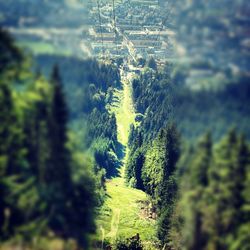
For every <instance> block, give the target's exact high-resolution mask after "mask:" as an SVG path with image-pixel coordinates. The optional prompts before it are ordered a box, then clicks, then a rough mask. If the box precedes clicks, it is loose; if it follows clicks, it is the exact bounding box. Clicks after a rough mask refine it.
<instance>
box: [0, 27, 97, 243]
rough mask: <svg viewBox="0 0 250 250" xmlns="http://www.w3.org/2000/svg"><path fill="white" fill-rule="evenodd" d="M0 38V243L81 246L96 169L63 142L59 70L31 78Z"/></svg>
mask: <svg viewBox="0 0 250 250" xmlns="http://www.w3.org/2000/svg"><path fill="white" fill-rule="evenodd" d="M0 38H1V39H0V50H1V54H0V62H1V68H0V77H1V78H0V121H1V122H0V241H1V242H4V241H7V240H9V239H10V238H11V239H15V238H16V239H17V240H18V242H20V241H21V242H22V243H23V244H31V243H32V244H34V239H39V238H43V237H45V238H46V237H59V238H63V239H72V238H73V239H74V240H75V241H76V242H77V243H78V245H79V246H81V247H84V246H86V245H87V235H88V234H89V233H91V232H93V231H94V230H95V225H94V215H95V208H96V206H97V205H98V200H101V199H100V197H98V196H99V195H100V194H97V192H96V187H97V185H98V183H100V181H99V182H97V177H96V176H99V174H98V171H99V170H98V169H94V168H93V166H92V163H88V162H87V163H86V161H84V160H83V159H82V157H84V156H82V155H81V152H79V151H77V150H76V149H75V148H74V150H73V147H72V143H71V141H70V140H69V137H68V132H69V131H68V126H67V122H68V112H67V105H66V102H65V97H64V94H63V90H62V82H61V78H60V73H59V69H58V67H54V69H53V71H52V74H51V80H50V81H47V80H45V78H44V77H43V76H42V75H41V74H38V75H34V74H33V73H31V71H30V68H31V65H30V59H29V58H27V57H26V56H23V54H22V52H21V51H20V50H19V49H18V48H17V47H16V46H15V44H14V43H13V41H12V39H11V38H10V37H9V35H8V34H7V33H6V32H5V31H3V30H0ZM79 155H81V156H80V157H79ZM94 176H95V177H94ZM36 242H37V240H36ZM37 244H38V243H37Z"/></svg>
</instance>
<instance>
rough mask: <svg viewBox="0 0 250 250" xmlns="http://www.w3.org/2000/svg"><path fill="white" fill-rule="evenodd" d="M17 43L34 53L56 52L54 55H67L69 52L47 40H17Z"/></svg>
mask: <svg viewBox="0 0 250 250" xmlns="http://www.w3.org/2000/svg"><path fill="white" fill-rule="evenodd" d="M18 45H19V46H20V47H22V48H28V49H29V50H31V52H32V53H33V54H35V55H40V54H50V55H52V54H56V55H64V56H69V55H70V54H71V52H70V51H69V50H63V49H61V48H57V47H55V46H54V45H53V44H51V43H47V42H41V41H36V42H35V41H29V40H21V41H18Z"/></svg>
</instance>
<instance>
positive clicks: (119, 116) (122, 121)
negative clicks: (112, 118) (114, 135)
mask: <svg viewBox="0 0 250 250" xmlns="http://www.w3.org/2000/svg"><path fill="white" fill-rule="evenodd" d="M131 88H132V87H131V84H129V82H128V80H126V79H124V80H123V90H122V91H121V90H116V91H115V92H114V99H115V101H114V102H113V105H111V106H110V107H108V108H109V110H110V112H111V113H115V115H116V122H117V128H118V141H119V142H120V143H121V144H123V145H125V146H126V145H127V143H128V137H129V131H130V125H131V124H135V116H136V114H135V111H134V108H133V102H132V96H131V95H132V94H131V92H132V91H131Z"/></svg>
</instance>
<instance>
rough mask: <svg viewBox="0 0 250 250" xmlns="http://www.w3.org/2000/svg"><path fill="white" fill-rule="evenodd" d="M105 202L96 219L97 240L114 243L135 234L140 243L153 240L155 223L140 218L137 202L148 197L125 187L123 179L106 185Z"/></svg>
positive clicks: (140, 212) (116, 179)
mask: <svg viewBox="0 0 250 250" xmlns="http://www.w3.org/2000/svg"><path fill="white" fill-rule="evenodd" d="M107 194H108V197H107V200H106V202H105V204H104V206H103V208H102V211H101V213H100V216H99V217H98V219H97V238H98V240H100V241H101V240H102V239H103V236H104V239H105V240H108V241H110V242H114V241H115V240H116V239H118V238H123V239H124V238H129V237H132V236H134V235H136V233H139V234H140V237H141V239H142V241H144V242H147V241H151V240H152V239H154V238H155V226H156V225H155V221H154V220H152V219H148V218H145V217H143V216H142V211H141V210H140V206H139V203H138V202H139V201H147V200H148V197H147V196H146V194H145V193H144V192H142V191H140V190H137V189H133V188H129V187H127V186H125V184H124V179H123V178H115V179H113V180H110V181H109V182H108V183H107Z"/></svg>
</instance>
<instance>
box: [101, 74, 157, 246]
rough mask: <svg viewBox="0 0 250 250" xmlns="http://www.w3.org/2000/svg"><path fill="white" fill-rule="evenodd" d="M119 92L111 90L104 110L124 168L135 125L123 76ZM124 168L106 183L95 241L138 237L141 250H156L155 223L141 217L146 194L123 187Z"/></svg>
mask: <svg viewBox="0 0 250 250" xmlns="http://www.w3.org/2000/svg"><path fill="white" fill-rule="evenodd" d="M122 84H123V89H122V90H115V92H114V93H113V102H112V104H111V105H110V106H108V107H107V108H108V109H109V111H110V113H115V115H116V120H117V129H118V141H119V142H120V143H121V144H122V145H123V146H124V147H125V148H126V151H125V157H124V159H123V165H124V166H125V164H126V161H127V157H128V151H129V149H128V148H127V147H126V146H127V143H128V137H129V130H130V125H131V124H136V123H135V116H136V114H135V111H134V107H133V101H132V87H131V83H130V82H129V81H128V80H127V79H126V78H125V77H123V79H122ZM124 166H123V167H122V168H121V169H120V176H121V177H119V178H118V177H117V178H114V179H112V180H109V181H108V182H107V199H106V201H105V204H104V206H103V207H102V209H101V211H100V214H99V217H98V218H97V235H96V238H97V239H96V240H98V241H103V240H106V241H109V242H111V243H112V242H114V241H115V240H116V239H119V238H122V239H126V238H129V237H132V236H134V235H136V234H137V233H139V234H140V237H141V240H142V241H143V244H144V245H145V246H146V248H145V249H156V248H154V247H153V245H152V242H155V240H156V235H155V234H156V230H155V228H156V225H155V224H156V222H155V221H154V220H152V219H149V218H146V217H145V216H143V211H142V209H141V205H140V204H142V203H143V202H146V201H148V197H147V195H146V194H145V193H144V192H142V191H140V190H137V189H133V188H130V187H127V186H126V185H125V183H124Z"/></svg>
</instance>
